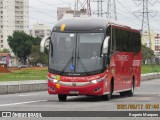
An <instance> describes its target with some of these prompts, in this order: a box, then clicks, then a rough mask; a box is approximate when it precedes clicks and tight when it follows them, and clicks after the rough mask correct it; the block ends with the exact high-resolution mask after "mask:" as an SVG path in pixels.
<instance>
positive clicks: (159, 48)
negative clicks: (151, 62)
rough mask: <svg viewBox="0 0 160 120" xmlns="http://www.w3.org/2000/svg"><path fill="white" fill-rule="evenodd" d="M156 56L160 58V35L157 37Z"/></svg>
mask: <svg viewBox="0 0 160 120" xmlns="http://www.w3.org/2000/svg"><path fill="white" fill-rule="evenodd" d="M154 53H155V55H156V56H159V57H160V34H157V35H156V36H155V52H154Z"/></svg>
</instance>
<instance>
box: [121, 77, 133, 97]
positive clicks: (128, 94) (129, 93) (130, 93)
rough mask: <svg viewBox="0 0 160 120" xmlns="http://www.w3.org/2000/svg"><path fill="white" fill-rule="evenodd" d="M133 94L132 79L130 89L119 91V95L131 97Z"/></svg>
mask: <svg viewBox="0 0 160 120" xmlns="http://www.w3.org/2000/svg"><path fill="white" fill-rule="evenodd" d="M133 94H134V80H133V81H132V87H131V90H129V91H125V92H120V96H122V97H124V96H129V97H132V96H133Z"/></svg>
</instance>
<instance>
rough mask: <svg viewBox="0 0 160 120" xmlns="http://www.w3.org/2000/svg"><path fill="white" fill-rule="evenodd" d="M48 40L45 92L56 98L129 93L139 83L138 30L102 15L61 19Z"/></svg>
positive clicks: (62, 99) (103, 96)
mask: <svg viewBox="0 0 160 120" xmlns="http://www.w3.org/2000/svg"><path fill="white" fill-rule="evenodd" d="M46 40H47V39H44V40H43V42H42V44H41V46H44V45H43V43H45V42H44V41H46ZM49 40H50V43H49V66H48V92H49V94H58V98H59V101H66V99H67V96H70V95H92V96H102V98H103V99H104V100H109V99H110V98H111V96H112V93H113V92H119V93H120V95H121V96H124V95H128V96H132V95H133V93H134V88H135V87H140V75H141V61H142V55H141V54H142V53H141V35H140V32H139V31H138V30H136V29H132V28H130V27H128V26H126V25H123V24H120V23H118V22H116V21H113V20H108V19H104V18H72V19H63V20H60V21H59V22H58V23H57V24H56V25H55V26H54V27H53V30H52V34H51V37H49Z"/></svg>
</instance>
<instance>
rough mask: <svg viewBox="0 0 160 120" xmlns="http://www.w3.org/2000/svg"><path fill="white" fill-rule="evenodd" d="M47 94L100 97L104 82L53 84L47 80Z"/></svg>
mask: <svg viewBox="0 0 160 120" xmlns="http://www.w3.org/2000/svg"><path fill="white" fill-rule="evenodd" d="M48 93H49V94H64V95H93V96H100V95H103V93H104V81H101V82H98V83H92V84H91V83H90V84H89V83H87V82H86V83H80V82H79V83H78V82H77V83H75V82H68V83H67V84H63V83H54V82H52V81H49V80H48Z"/></svg>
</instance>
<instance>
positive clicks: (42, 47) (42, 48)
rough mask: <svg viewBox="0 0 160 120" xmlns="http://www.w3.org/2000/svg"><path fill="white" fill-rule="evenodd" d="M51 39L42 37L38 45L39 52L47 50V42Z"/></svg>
mask: <svg viewBox="0 0 160 120" xmlns="http://www.w3.org/2000/svg"><path fill="white" fill-rule="evenodd" d="M50 39H51V37H50V36H47V37H44V38H43V39H42V41H41V43H40V52H44V49H45V48H47V49H49V41H50Z"/></svg>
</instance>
